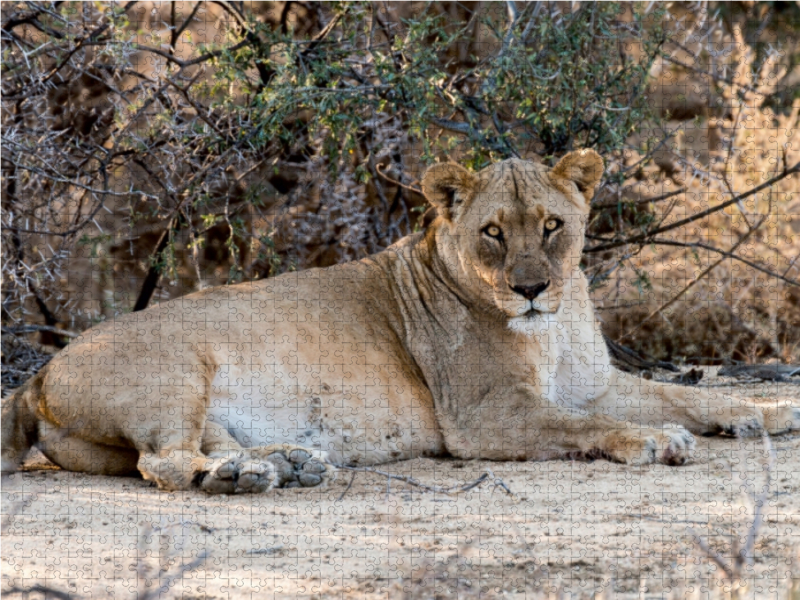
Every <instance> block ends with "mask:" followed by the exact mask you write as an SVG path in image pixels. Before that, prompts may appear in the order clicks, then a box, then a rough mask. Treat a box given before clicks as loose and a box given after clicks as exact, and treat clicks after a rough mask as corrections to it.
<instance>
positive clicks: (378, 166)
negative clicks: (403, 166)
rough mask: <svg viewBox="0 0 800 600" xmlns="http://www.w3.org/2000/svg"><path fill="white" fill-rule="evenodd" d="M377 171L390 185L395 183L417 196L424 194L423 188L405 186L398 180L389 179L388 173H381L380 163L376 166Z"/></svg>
mask: <svg viewBox="0 0 800 600" xmlns="http://www.w3.org/2000/svg"><path fill="white" fill-rule="evenodd" d="M375 170H376V171H377V172H378V175H380V176H381V177H383V178H384V179H385V180H386V181H388V182H389V183H393V184H394V185H397V186H400V187H401V188H403V189H404V190H408V191H409V192H414V193H415V194H422V189H421V188H418V187H411V186H410V185H405V184H403V183H400V182H399V181H397V180H396V179H392V178H391V177H389V176H388V175H387V174H386V173H384V172H383V171H381V164H380V163H377V164H376V165H375Z"/></svg>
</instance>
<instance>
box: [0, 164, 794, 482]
mask: <svg viewBox="0 0 800 600" xmlns="http://www.w3.org/2000/svg"><path fill="white" fill-rule="evenodd" d="M601 173H602V160H601V159H600V157H599V156H598V155H597V154H596V153H594V152H593V151H581V152H576V153H572V154H569V155H568V156H566V157H565V158H564V159H562V160H561V162H559V163H558V165H557V166H556V167H555V168H553V169H547V168H546V167H544V166H542V165H537V164H534V163H530V162H524V161H520V160H508V161H504V162H502V163H498V164H495V165H492V166H491V167H488V168H486V169H485V170H483V171H481V172H480V173H477V174H472V173H470V172H468V171H467V170H465V169H463V168H462V167H459V166H458V165H453V164H444V165H436V166H434V167H432V168H431V169H430V170H429V171H428V173H427V174H426V175H425V177H424V179H423V187H424V189H425V190H426V193H427V194H428V195H429V197H430V200H431V202H432V204H434V205H435V206H436V208H437V212H438V215H439V216H438V217H437V218H436V219H435V220H434V221H433V222H432V224H431V225H430V227H429V228H428V230H427V232H426V233H425V234H415V235H413V236H410V237H407V238H404V239H403V240H401V241H400V242H399V243H398V244H396V245H395V246H393V247H392V248H390V249H388V250H387V251H385V252H382V253H380V254H376V255H374V256H371V257H369V258H367V259H364V260H362V261H358V262H354V263H349V264H346V265H341V266H337V267H332V268H329V269H312V270H309V271H304V272H301V273H290V274H286V275H282V276H280V277H276V278H273V279H268V280H264V281H258V282H252V283H244V284H240V285H236V286H230V287H221V288H215V289H210V290H205V291H202V292H198V293H195V294H191V295H189V296H186V297H184V298H181V299H178V300H173V301H170V302H165V303H163V304H160V305H158V306H155V307H153V308H150V309H148V310H146V311H142V312H139V313H134V314H130V315H126V316H124V317H121V318H119V319H117V320H115V321H113V322H108V323H105V324H103V325H100V326H98V327H95V328H94V329H91V330H89V331H86V332H85V333H84V334H83V335H82V336H81V337H80V338H79V339H77V340H75V341H73V342H72V343H71V344H70V345H69V347H67V348H66V349H65V350H64V351H62V352H61V353H60V354H59V355H57V356H56V357H55V358H54V359H53V360H52V361H51V362H50V364H49V365H48V366H47V367H45V368H44V369H43V370H42V371H41V372H40V374H39V375H37V376H36V377H35V378H34V380H32V381H31V382H30V383H29V384H28V385H27V386H26V387H25V388H23V389H21V390H19V391H17V392H16V393H15V394H14V395H13V396H12V397H10V398H9V399H8V400H6V401H4V403H3V422H2V455H3V470H4V471H10V470H13V469H14V468H16V466H17V465H18V464H19V462H20V460H22V458H23V455H24V453H25V452H26V451H27V449H28V448H29V447H30V445H31V444H32V443H34V442H36V441H37V440H38V445H39V447H40V448H41V449H42V451H43V452H44V453H45V454H46V455H47V456H49V457H50V458H51V459H52V460H53V461H54V462H56V463H57V464H59V465H61V466H62V467H63V468H65V469H71V470H79V471H86V472H90V473H99V474H114V475H117V474H124V473H128V472H131V471H135V470H138V471H139V472H140V473H141V474H142V475H143V476H144V477H145V478H147V479H150V480H152V481H155V482H156V483H157V484H158V485H159V487H161V488H162V489H187V488H192V487H195V488H198V489H201V490H205V491H208V492H210V493H222V492H225V493H231V492H261V491H266V490H268V489H271V488H272V487H276V486H281V485H305V486H311V485H316V484H317V483H320V482H322V481H324V480H325V476H326V475H328V474H329V473H330V472H331V470H332V469H330V468H328V470H327V471H326V472H325V473H322V469H324V468H325V467H324V466H323V465H322V462H323V460H324V459H325V456H326V455H327V457H328V458H329V460H330V461H332V462H334V463H342V464H361V465H364V464H378V463H381V462H387V461H392V460H399V459H407V458H412V457H415V456H421V455H442V454H445V453H449V454H451V455H454V456H458V457H462V458H487V459H496V460H518V459H546V458H554V457H560V456H575V455H578V454H585V455H592V456H604V457H607V458H609V459H612V460H616V461H620V462H624V463H631V464H634V463H637V464H638V463H648V462H653V461H660V462H664V463H668V464H681V463H683V462H684V461H686V460H687V459H688V458H689V457H690V454H691V450H692V447H693V443H694V440H693V438H692V435H691V433H690V431H692V432H695V433H707V432H710V433H714V432H718V431H729V432H732V433H755V432H757V431H759V430H760V429H761V428H763V427H766V428H767V430H768V431H770V432H776V431H783V430H787V429H795V428H798V426H800V411H798V410H797V409H796V408H791V407H784V408H779V407H776V408H774V409H770V410H768V411H766V414H765V411H763V410H762V409H759V408H756V407H754V406H752V405H749V404H746V403H744V402H742V401H740V400H737V399H734V398H731V397H727V396H725V395H723V394H721V393H720V392H717V391H711V390H708V389H702V388H699V387H681V386H675V385H666V384H660V383H654V382H651V381H645V380H642V379H639V378H637V377H633V376H631V375H626V374H623V373H620V372H618V371H616V370H614V369H612V368H611V366H610V362H609V357H608V353H607V351H606V347H605V344H604V342H603V339H602V336H601V334H600V331H599V328H598V326H597V324H596V322H595V318H594V313H593V309H592V306H591V303H590V301H589V294H588V289H587V282H586V279H585V278H584V276H583V274H582V273H581V271H580V268H579V261H580V254H581V248H582V247H583V230H584V227H585V224H586V219H587V216H588V212H589V206H588V203H589V201H590V200H591V197H592V194H593V193H594V189H595V187H596V185H597V183H598V181H599V179H600V176H601ZM554 222H555V223H557V227H556V229H555V230H553V231H548V230H547V229H546V228H545V223H550V227H552V226H553V223H554ZM490 233H491V234H493V235H494V237H492V235H489V234H490ZM303 447H305V448H307V449H308V451H303V450H302V448H303Z"/></svg>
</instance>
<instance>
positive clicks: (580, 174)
mask: <svg viewBox="0 0 800 600" xmlns="http://www.w3.org/2000/svg"><path fill="white" fill-rule="evenodd" d="M604 168H605V167H604V165H603V159H602V158H600V155H599V154H598V153H597V152H595V151H594V150H590V149H588V148H586V149H583V150H577V151H575V152H570V153H569V154H567V155H566V156H565V157H564V158H562V159H561V160H560V161H558V164H557V165H556V166H555V167H553V170H552V171H550V176H551V177H557V178H559V179H568V180H569V181H572V182H573V183H575V185H577V186H578V190H579V191H580V193H581V194H583V197H584V198H586V202H590V201H591V200H592V196H594V191H595V189H596V188H597V184H598V183H600V178H601V177H602V176H603V169H604Z"/></svg>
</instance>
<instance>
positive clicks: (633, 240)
mask: <svg viewBox="0 0 800 600" xmlns="http://www.w3.org/2000/svg"><path fill="white" fill-rule="evenodd" d="M795 173H800V162H798V163H796V164H795V165H794V166H793V167H791V168H789V169H784V170H783V172H782V173H780V174H778V175H776V176H775V177H773V178H772V179H769V180H768V181H765V182H764V183H762V184H761V185H758V186H756V187H754V188H752V189H750V190H748V191H746V192H744V193H742V194H739V195H738V196H736V197H735V198H731V199H730V200H726V201H725V202H720V203H719V204H717V205H716V206H712V207H711V208H709V209H708V210H704V211H703V212H700V213H697V214H696V215H692V216H691V217H687V218H685V219H681V220H680V221H676V222H675V223H670V224H669V225H664V226H663V227H659V228H657V229H654V230H652V231H646V232H644V233H642V234H640V235H636V236H633V237H630V238H627V239H624V240H616V241H612V242H608V243H606V244H598V245H597V246H590V247H589V248H585V249H584V252H603V251H605V250H612V249H613V248H618V247H620V246H627V245H629V244H637V243H645V244H646V243H650V238H652V237H653V236H655V235H658V234H659V233H664V232H665V231H670V230H672V229H677V228H678V227H683V226H684V225H688V224H689V223H693V222H694V221H699V220H700V219H704V218H705V217H707V216H708V215H711V214H713V213H715V212H717V211H720V210H722V209H724V208H727V207H728V206H731V205H733V204H736V203H737V202H740V201H742V200H744V199H745V198H749V197H750V196H753V195H755V194H757V193H758V192H760V191H761V190H764V189H766V188H769V187H772V186H773V185H775V184H776V183H778V182H779V181H781V180H782V179H785V178H786V177H789V176H790V175H794V174H795Z"/></svg>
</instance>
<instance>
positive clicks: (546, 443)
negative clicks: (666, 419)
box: [536, 413, 695, 465]
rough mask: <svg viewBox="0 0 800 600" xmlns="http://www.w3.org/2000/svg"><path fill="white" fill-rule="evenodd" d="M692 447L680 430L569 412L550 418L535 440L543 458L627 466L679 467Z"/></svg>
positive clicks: (691, 441)
mask: <svg viewBox="0 0 800 600" xmlns="http://www.w3.org/2000/svg"><path fill="white" fill-rule="evenodd" d="M553 416H555V415H551V417H553ZM694 444H695V442H694V438H693V437H692V435H691V434H690V433H689V432H688V431H687V430H686V429H684V428H682V427H663V428H662V427H647V426H644V425H640V424H637V423H631V422H626V421H620V420H617V419H614V418H612V417H607V416H605V415H588V416H585V417H582V416H576V415H574V414H572V413H562V414H559V415H558V416H557V417H556V418H555V419H552V420H551V421H550V423H549V424H548V426H546V427H542V428H541V429H540V430H539V432H538V435H537V440H536V446H537V447H539V448H541V449H542V450H545V452H544V454H545V457H546V458H551V457H553V458H555V457H559V456H572V455H575V454H580V455H588V456H600V457H604V458H608V459H610V460H614V461H617V462H622V463H626V464H649V463H654V462H659V463H663V464H668V465H682V464H684V463H685V462H686V461H687V460H689V458H690V457H691V454H692V451H693V450H694Z"/></svg>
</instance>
